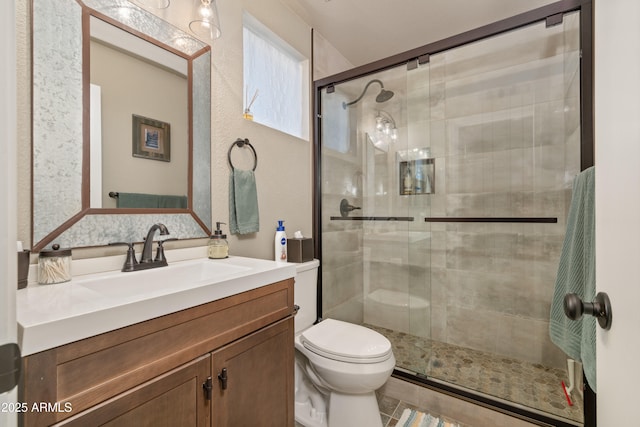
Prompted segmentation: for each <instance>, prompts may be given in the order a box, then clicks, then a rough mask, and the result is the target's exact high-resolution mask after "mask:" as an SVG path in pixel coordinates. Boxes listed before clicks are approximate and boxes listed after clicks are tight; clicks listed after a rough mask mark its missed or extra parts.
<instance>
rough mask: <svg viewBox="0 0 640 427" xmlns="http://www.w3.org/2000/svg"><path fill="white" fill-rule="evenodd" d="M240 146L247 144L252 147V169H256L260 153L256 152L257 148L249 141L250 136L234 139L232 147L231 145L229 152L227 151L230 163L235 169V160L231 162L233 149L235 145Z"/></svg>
mask: <svg viewBox="0 0 640 427" xmlns="http://www.w3.org/2000/svg"><path fill="white" fill-rule="evenodd" d="M236 145H237V146H238V147H240V148H242V147H244V146H245V145H246V146H248V147H249V148H251V151H253V169H252V170H254V171H255V170H256V167H257V166H258V155H257V154H256V150H255V148H253V145H251V143H250V142H249V138H244V139H242V138H238V139H236V140H235V141H233V144H231V147H229V152H228V153H227V159H228V160H229V165H230V166H231V169H235V168H234V167H233V162H231V150H233V147H235V146H236Z"/></svg>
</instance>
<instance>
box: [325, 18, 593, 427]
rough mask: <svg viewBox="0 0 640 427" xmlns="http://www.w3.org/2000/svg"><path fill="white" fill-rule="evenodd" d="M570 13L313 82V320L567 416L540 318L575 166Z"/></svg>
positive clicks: (570, 419)
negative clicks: (316, 308) (364, 334)
mask: <svg viewBox="0 0 640 427" xmlns="http://www.w3.org/2000/svg"><path fill="white" fill-rule="evenodd" d="M580 13H581V12H580V11H569V12H567V13H563V14H560V17H559V20H558V19H557V18H558V17H557V16H556V21H558V22H555V21H554V22H552V24H553V25H550V22H549V19H542V20H538V21H535V22H531V23H529V24H528V25H524V26H518V28H515V29H512V30H509V31H502V32H500V33H498V34H494V35H491V36H488V37H484V38H479V39H478V40H475V41H473V42H469V43H466V44H462V45H459V46H455V47H451V48H448V49H445V50H442V51H438V52H434V53H430V54H427V55H422V56H420V57H417V58H415V59H412V60H409V61H404V62H403V63H401V64H399V65H396V66H394V67H388V68H386V69H384V70H381V71H377V72H372V73H367V74H363V75H360V76H355V77H354V78H350V79H346V80H344V81H339V82H337V83H331V84H327V85H324V86H317V89H318V97H319V105H320V107H319V113H320V114H319V116H320V117H321V119H320V120H319V125H318V126H319V138H318V142H317V172H316V173H317V179H318V184H319V185H318V186H317V188H318V189H319V190H318V191H319V196H318V195H317V196H316V197H317V204H318V209H317V215H316V216H317V219H316V221H317V224H319V235H320V241H321V252H320V258H321V263H322V265H321V285H322V287H321V289H322V291H321V293H322V298H321V301H322V302H321V304H322V316H323V317H324V318H336V319H341V320H346V321H349V322H352V323H357V324H363V325H366V326H368V327H370V328H373V329H375V330H377V331H379V332H381V333H382V334H383V335H385V336H386V337H387V338H389V340H390V341H391V342H392V345H393V351H394V354H395V357H396V359H397V370H398V371H400V372H406V373H409V374H411V375H414V376H415V377H416V378H428V379H429V380H431V381H432V382H435V383H439V384H442V385H443V386H444V387H449V388H454V389H456V390H460V391H462V392H463V393H471V394H474V395H479V396H485V397H488V398H490V399H495V401H499V402H508V404H513V406H516V407H525V408H526V409H527V411H531V412H533V413H538V414H542V416H543V417H548V418H551V419H553V420H558V422H560V423H566V425H580V424H581V423H582V422H583V407H582V400H581V396H580V394H579V393H578V391H577V390H578V388H579V384H578V383H579V382H580V381H581V376H580V375H577V376H576V377H575V378H568V377H567V369H566V367H567V358H566V355H564V354H563V353H562V352H561V351H560V350H559V349H558V348H556V347H555V346H554V345H553V344H552V343H551V341H550V339H549V333H548V327H549V308H550V304H551V299H552V296H553V290H554V283H555V275H556V271H557V266H558V260H559V257H560V251H561V248H562V242H563V238H564V233H565V220H566V217H567V212H568V208H569V203H570V199H571V187H572V182H573V178H574V176H575V175H576V174H577V173H578V172H579V171H580V170H581V168H584V167H585V165H584V160H582V161H581V158H583V157H584V156H583V155H582V154H581V152H582V151H583V150H584V147H583V146H584V142H583V138H582V136H581V85H580V79H581V67H580V51H581V44H580V34H581V33H580V25H581V19H580ZM325 80H326V79H325ZM577 371H578V372H579V369H578V370H577ZM561 381H564V382H565V383H566V384H569V383H570V382H571V383H572V384H575V387H574V391H573V393H572V398H573V402H572V403H573V406H569V405H568V403H567V401H566V398H565V395H564V392H563V390H562V386H561Z"/></svg>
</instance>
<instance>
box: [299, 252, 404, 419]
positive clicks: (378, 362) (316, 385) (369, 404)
mask: <svg viewBox="0 0 640 427" xmlns="http://www.w3.org/2000/svg"><path fill="white" fill-rule="evenodd" d="M319 264H320V263H319V261H318V260H313V261H309V262H306V263H302V264H298V266H297V275H296V279H295V280H296V282H295V289H294V299H295V303H296V305H298V306H299V307H300V309H299V310H298V314H296V317H295V330H296V334H295V346H296V372H295V377H296V378H295V381H296V402H295V417H296V421H297V422H298V423H300V424H302V425H303V426H305V427H354V426H367V427H382V421H381V419H380V413H379V409H378V402H377V400H376V395H375V391H376V390H377V389H378V388H380V387H382V385H383V384H384V383H385V382H386V381H387V379H388V378H389V376H390V375H391V373H392V372H393V368H394V367H395V364H396V360H395V358H394V357H393V352H392V351H391V343H390V342H389V340H388V339H386V338H385V337H384V336H382V335H381V334H379V333H377V332H375V331H373V330H371V329H368V328H365V327H363V326H360V325H354V324H352V323H347V322H342V321H339V320H334V319H326V320H323V321H322V322H320V323H318V324H316V325H314V324H313V323H314V322H315V320H316V303H317V294H316V286H317V275H318V266H319Z"/></svg>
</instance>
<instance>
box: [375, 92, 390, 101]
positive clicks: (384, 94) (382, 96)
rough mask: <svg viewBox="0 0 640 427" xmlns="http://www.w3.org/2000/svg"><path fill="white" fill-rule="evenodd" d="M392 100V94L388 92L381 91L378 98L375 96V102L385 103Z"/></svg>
mask: <svg viewBox="0 0 640 427" xmlns="http://www.w3.org/2000/svg"><path fill="white" fill-rule="evenodd" d="M391 98H393V92H392V91H390V90H385V89H382V90H381V91H380V93H379V94H378V96H376V102H387V101H388V100H390V99H391Z"/></svg>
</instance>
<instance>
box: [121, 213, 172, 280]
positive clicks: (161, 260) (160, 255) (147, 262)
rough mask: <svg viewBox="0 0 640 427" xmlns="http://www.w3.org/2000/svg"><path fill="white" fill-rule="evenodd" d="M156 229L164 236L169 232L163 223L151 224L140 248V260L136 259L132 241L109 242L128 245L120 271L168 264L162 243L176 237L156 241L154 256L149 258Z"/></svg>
mask: <svg viewBox="0 0 640 427" xmlns="http://www.w3.org/2000/svg"><path fill="white" fill-rule="evenodd" d="M158 230H160V235H161V236H166V235H167V234H169V230H168V229H167V227H166V226H165V225H164V224H161V223H157V224H153V225H152V226H151V228H150V229H149V231H148V232H147V237H146V238H145V240H144V246H143V248H142V255H141V256H140V262H138V260H136V253H135V250H134V248H133V243H126V242H114V243H109V245H126V246H128V247H129V249H128V251H127V258H126V259H125V261H124V265H123V267H122V271H138V270H146V269H149V268H155V267H165V266H167V265H168V264H167V259H166V258H165V257H164V247H163V243H164V242H166V241H167V240H176V239H165V240H160V241H159V242H158V250H157V251H156V257H155V258H151V252H152V248H153V236H154V235H155V233H156V231H158Z"/></svg>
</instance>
